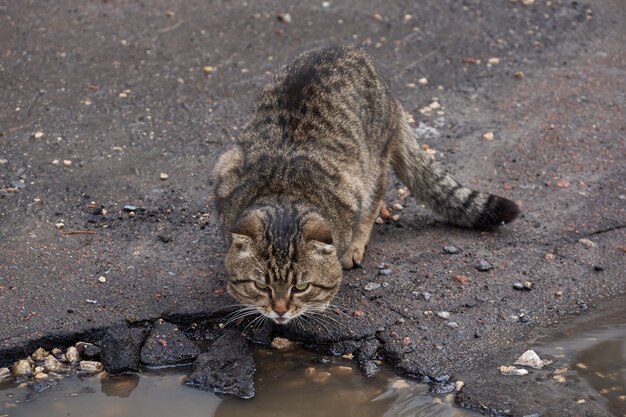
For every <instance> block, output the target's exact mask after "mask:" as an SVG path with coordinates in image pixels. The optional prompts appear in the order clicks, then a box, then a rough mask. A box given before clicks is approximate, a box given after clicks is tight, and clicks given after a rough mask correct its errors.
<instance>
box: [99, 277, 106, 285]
mask: <svg viewBox="0 0 626 417" xmlns="http://www.w3.org/2000/svg"><path fill="white" fill-rule="evenodd" d="M98 282H101V283H103V284H104V283H105V282H107V279H106V277H104V276H100V277H98Z"/></svg>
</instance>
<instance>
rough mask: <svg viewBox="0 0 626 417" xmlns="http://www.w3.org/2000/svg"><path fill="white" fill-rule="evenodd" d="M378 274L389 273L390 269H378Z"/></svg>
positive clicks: (384, 274) (385, 274)
mask: <svg viewBox="0 0 626 417" xmlns="http://www.w3.org/2000/svg"><path fill="white" fill-rule="evenodd" d="M378 275H383V276H387V275H391V269H379V270H378Z"/></svg>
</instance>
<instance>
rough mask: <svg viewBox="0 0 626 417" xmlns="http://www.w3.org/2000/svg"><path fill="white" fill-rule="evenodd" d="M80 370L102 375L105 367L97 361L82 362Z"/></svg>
mask: <svg viewBox="0 0 626 417" xmlns="http://www.w3.org/2000/svg"><path fill="white" fill-rule="evenodd" d="M78 367H79V369H80V370H81V371H83V372H87V373H90V374H95V373H100V372H102V371H104V365H102V363H100V362H97V361H80V363H79V365H78Z"/></svg>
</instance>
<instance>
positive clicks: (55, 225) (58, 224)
mask: <svg viewBox="0 0 626 417" xmlns="http://www.w3.org/2000/svg"><path fill="white" fill-rule="evenodd" d="M54 227H56V228H57V229H59V230H60V229H63V228H64V227H65V223H61V222H59V223H55V224H54Z"/></svg>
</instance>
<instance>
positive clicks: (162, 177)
mask: <svg viewBox="0 0 626 417" xmlns="http://www.w3.org/2000/svg"><path fill="white" fill-rule="evenodd" d="M169 177H170V176H169V175H167V174H166V173H165V172H161V173H160V174H159V178H160V179H162V180H163V181H165V180H166V179H168V178H169Z"/></svg>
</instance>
